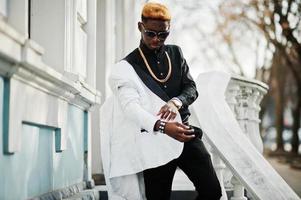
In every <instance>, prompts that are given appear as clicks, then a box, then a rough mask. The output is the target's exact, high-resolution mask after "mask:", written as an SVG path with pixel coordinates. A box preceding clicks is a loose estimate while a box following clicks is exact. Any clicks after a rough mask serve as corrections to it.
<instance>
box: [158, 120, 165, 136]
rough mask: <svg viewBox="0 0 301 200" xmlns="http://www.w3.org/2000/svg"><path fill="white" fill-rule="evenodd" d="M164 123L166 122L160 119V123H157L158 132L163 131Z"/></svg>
mask: <svg viewBox="0 0 301 200" xmlns="http://www.w3.org/2000/svg"><path fill="white" fill-rule="evenodd" d="M165 125H166V122H164V121H161V120H160V123H159V132H160V133H164V130H165Z"/></svg>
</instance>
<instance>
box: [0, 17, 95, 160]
mask: <svg viewBox="0 0 301 200" xmlns="http://www.w3.org/2000/svg"><path fill="white" fill-rule="evenodd" d="M0 41H1V46H0V76H2V77H3V78H4V99H5V101H4V105H3V106H4V108H5V109H4V113H3V115H4V116H3V119H4V124H3V134H4V153H6V154H13V153H15V152H17V151H19V150H20V148H21V139H20V138H21V137H20V134H22V124H24V123H26V124H35V125H37V126H47V127H51V128H53V129H54V130H56V131H57V132H58V133H60V134H58V137H57V138H59V139H58V143H56V147H57V148H56V151H63V150H64V149H66V138H67V130H66V127H67V113H68V104H72V105H75V106H77V107H79V108H80V109H82V110H83V111H90V110H91V108H92V107H93V106H94V105H98V104H100V98H101V95H100V92H98V91H97V90H96V89H95V88H93V87H91V86H90V85H89V84H87V83H86V82H85V81H84V80H83V79H81V78H80V77H79V76H72V78H71V77H70V75H68V73H65V74H62V73H60V72H57V71H56V70H54V69H53V68H52V67H50V66H48V65H46V64H45V63H44V62H43V54H44V49H43V48H42V47H41V46H40V45H39V44H37V43H36V42H34V41H33V40H30V39H26V38H25V37H23V36H22V35H21V34H19V33H18V32H17V31H15V30H14V29H13V28H12V27H10V26H9V25H8V24H7V23H6V22H4V21H3V20H0ZM2 41H3V42H2ZM2 44H3V45H2ZM56 134H57V133H56Z"/></svg>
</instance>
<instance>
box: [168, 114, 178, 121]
mask: <svg viewBox="0 0 301 200" xmlns="http://www.w3.org/2000/svg"><path fill="white" fill-rule="evenodd" d="M176 116H177V114H176V113H174V112H171V113H170V115H169V117H168V119H167V120H168V121H170V120H173V119H175V118H176Z"/></svg>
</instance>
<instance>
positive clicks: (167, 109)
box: [157, 101, 178, 121]
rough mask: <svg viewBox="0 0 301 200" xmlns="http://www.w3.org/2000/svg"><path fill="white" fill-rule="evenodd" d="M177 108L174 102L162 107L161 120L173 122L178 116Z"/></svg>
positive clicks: (159, 113)
mask: <svg viewBox="0 0 301 200" xmlns="http://www.w3.org/2000/svg"><path fill="white" fill-rule="evenodd" d="M177 110H178V109H177V107H176V106H175V105H174V104H173V102H172V101H169V102H167V103H166V104H165V105H164V106H162V107H161V109H160V111H159V112H158V114H157V115H158V116H159V115H161V119H163V120H165V121H171V120H173V119H175V118H176V116H177Z"/></svg>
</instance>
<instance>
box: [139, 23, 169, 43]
mask: <svg viewBox="0 0 301 200" xmlns="http://www.w3.org/2000/svg"><path fill="white" fill-rule="evenodd" d="M142 26H143V33H144V34H145V35H146V36H147V37H150V38H154V37H155V36H157V38H159V40H165V39H166V38H167V36H168V35H169V30H168V31H159V32H157V31H151V30H147V29H145V28H144V25H143V24H142Z"/></svg>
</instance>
